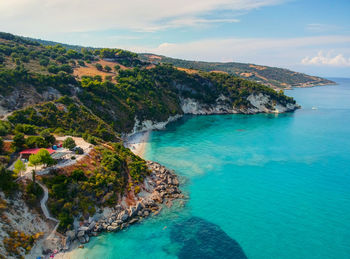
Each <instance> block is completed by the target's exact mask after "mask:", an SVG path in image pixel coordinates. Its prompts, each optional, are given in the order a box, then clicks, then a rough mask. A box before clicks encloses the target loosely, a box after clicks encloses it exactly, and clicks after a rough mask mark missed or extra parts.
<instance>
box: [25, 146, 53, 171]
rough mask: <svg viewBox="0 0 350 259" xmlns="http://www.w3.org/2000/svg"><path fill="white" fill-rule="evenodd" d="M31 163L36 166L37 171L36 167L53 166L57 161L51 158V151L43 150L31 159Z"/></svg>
mask: <svg viewBox="0 0 350 259" xmlns="http://www.w3.org/2000/svg"><path fill="white" fill-rule="evenodd" d="M29 163H30V164H31V165H34V166H35V169H36V166H37V165H41V164H44V165H45V166H50V165H53V164H55V160H54V159H53V158H52V157H51V155H50V153H49V151H47V150H46V149H45V148H42V149H40V150H39V151H38V153H36V154H35V155H31V156H30V157H29Z"/></svg>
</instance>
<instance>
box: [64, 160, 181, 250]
mask: <svg viewBox="0 0 350 259" xmlns="http://www.w3.org/2000/svg"><path fill="white" fill-rule="evenodd" d="M147 164H148V167H149V169H150V170H151V173H150V175H149V176H148V177H147V178H146V179H145V182H144V185H143V190H142V192H141V193H140V195H139V197H138V200H135V204H134V205H132V206H125V205H122V204H118V205H116V206H115V207H114V208H108V209H105V210H103V211H102V210H101V211H100V213H97V214H96V215H95V216H94V217H93V218H91V219H90V220H89V221H87V222H84V224H83V225H80V226H79V227H78V228H76V229H75V230H71V231H67V233H66V238H65V247H64V249H63V250H68V249H69V247H70V245H71V244H72V242H74V241H75V240H77V241H78V242H80V243H81V244H85V243H87V242H89V240H90V237H91V236H97V235H98V234H99V233H101V232H106V231H107V232H117V231H120V230H123V229H125V228H127V227H129V226H130V225H132V224H135V223H136V222H139V221H142V220H143V219H145V218H147V217H149V216H152V215H153V216H154V215H157V214H158V213H159V212H160V211H161V209H162V207H163V206H164V205H165V206H168V207H170V206H171V205H172V201H173V200H174V199H183V198H184V195H183V194H182V193H181V190H180V189H179V180H178V178H177V176H176V174H175V173H174V172H172V171H170V170H168V169H167V168H165V167H164V166H162V165H160V164H158V163H156V162H152V161H148V162H147Z"/></svg>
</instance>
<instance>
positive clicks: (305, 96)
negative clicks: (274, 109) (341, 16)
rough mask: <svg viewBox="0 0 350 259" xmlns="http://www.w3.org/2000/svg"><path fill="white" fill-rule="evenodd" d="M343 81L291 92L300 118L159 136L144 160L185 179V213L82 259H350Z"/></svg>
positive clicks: (219, 123)
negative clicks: (172, 170) (174, 171)
mask: <svg viewBox="0 0 350 259" xmlns="http://www.w3.org/2000/svg"><path fill="white" fill-rule="evenodd" d="M337 82H338V85H335V86H324V87H314V88H307V89H295V90H291V91H288V92H287V94H288V95H290V96H293V97H295V99H296V100H297V102H298V103H299V104H301V105H302V107H303V108H302V109H301V110H298V111H296V112H295V113H288V114H279V115H271V114H270V115H266V114H260V115H253V116H251V115H224V116H198V117H186V118H183V119H181V120H179V121H177V122H175V123H172V124H170V125H169V126H168V127H167V129H166V130H165V131H157V132H153V133H152V134H151V139H150V144H149V145H148V147H147V152H146V158H147V159H151V160H155V161H158V162H160V163H162V164H164V165H166V166H168V167H169V168H172V169H175V170H176V172H177V173H178V174H179V175H180V176H181V177H182V181H183V185H182V186H183V187H182V189H183V190H184V191H185V192H186V193H188V195H189V200H188V202H187V203H186V206H185V207H184V208H182V207H179V206H175V208H173V209H171V211H170V212H169V211H167V210H165V211H163V213H162V214H161V215H160V216H159V217H155V218H152V219H150V220H146V221H144V223H142V224H138V225H135V226H133V227H131V228H130V229H129V230H127V231H124V232H120V233H114V234H105V235H102V236H100V237H98V238H95V239H93V240H92V241H91V242H90V243H89V244H88V245H87V246H86V247H87V248H86V249H83V250H80V251H79V257H80V258H105V259H107V258H153V259H155V258H202V259H204V258H212V257H210V255H211V253H214V254H217V255H218V256H217V258H246V257H248V258H251V259H265V258H267V259H270V258H271V259H272V258H283V259H289V258H290V259H297V258H308V259H311V258H318V259H320V258H327V259H330V258H336V259H340V258H350V136H349V134H350V80H347V79H337ZM219 252H220V253H221V252H222V254H220V256H219ZM233 253H235V255H236V256H232V254H233ZM198 254H200V255H201V256H200V257H199V256H196V255H198ZM205 255H207V256H205Z"/></svg>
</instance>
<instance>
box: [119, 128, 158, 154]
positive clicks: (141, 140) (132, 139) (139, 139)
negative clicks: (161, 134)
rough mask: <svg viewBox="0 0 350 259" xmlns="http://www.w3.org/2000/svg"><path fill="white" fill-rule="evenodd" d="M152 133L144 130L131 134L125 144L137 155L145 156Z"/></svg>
mask: <svg viewBox="0 0 350 259" xmlns="http://www.w3.org/2000/svg"><path fill="white" fill-rule="evenodd" d="M150 133H151V131H143V132H138V133H135V134H133V135H131V136H129V137H128V138H127V139H126V140H125V142H124V143H125V146H126V147H128V148H130V150H131V151H132V152H133V153H134V154H135V155H137V156H140V157H142V158H144V155H145V151H146V146H147V143H148V139H149V136H150Z"/></svg>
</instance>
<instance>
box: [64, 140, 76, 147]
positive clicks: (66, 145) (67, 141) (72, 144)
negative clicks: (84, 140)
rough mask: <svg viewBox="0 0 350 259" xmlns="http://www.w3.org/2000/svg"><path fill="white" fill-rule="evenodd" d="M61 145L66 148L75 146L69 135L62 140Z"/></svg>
mask: <svg viewBox="0 0 350 259" xmlns="http://www.w3.org/2000/svg"><path fill="white" fill-rule="evenodd" d="M63 147H64V148H68V149H73V148H75V147H76V144H75V141H74V139H72V138H71V137H68V138H66V139H65V140H64V141H63Z"/></svg>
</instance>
